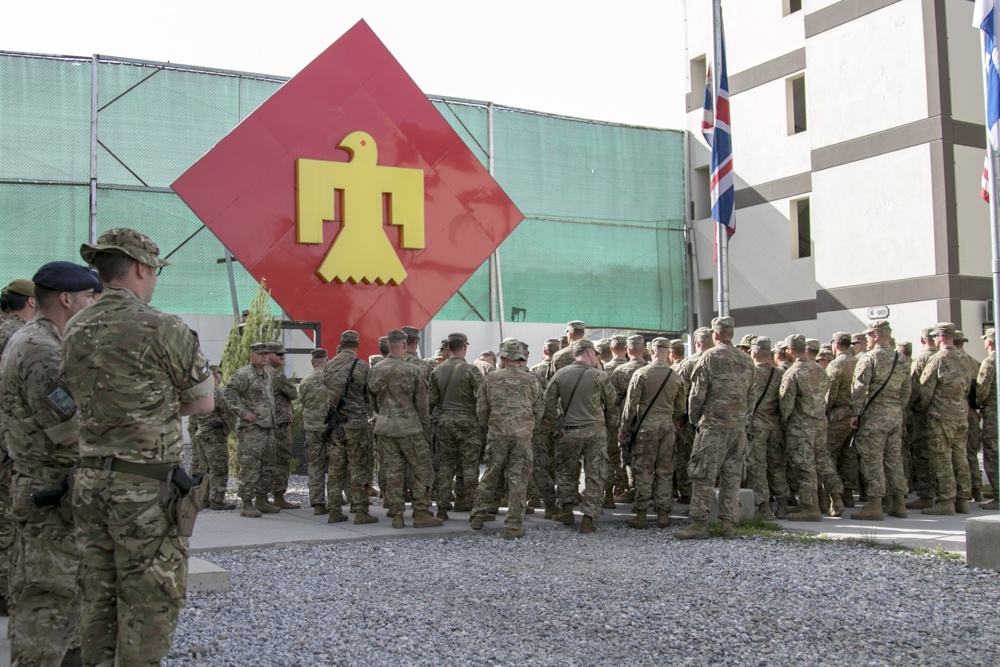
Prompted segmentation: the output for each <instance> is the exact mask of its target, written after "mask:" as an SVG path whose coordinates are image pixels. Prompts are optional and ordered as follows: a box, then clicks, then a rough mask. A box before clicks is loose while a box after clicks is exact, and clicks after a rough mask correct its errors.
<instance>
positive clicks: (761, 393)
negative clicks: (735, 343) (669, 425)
mask: <svg viewBox="0 0 1000 667" xmlns="http://www.w3.org/2000/svg"><path fill="white" fill-rule="evenodd" d="M750 357H751V358H752V359H753V360H754V364H755V366H756V367H755V369H754V371H755V374H754V381H753V389H752V391H753V400H754V410H753V411H752V412H751V417H750V429H749V433H748V437H747V439H748V441H749V444H748V447H749V449H750V453H749V456H748V460H747V467H748V468H749V473H748V474H747V478H748V479H749V482H750V487H751V488H752V489H753V491H754V499H755V502H756V504H757V515H758V516H760V517H762V518H764V519H773V518H775V517H777V518H779V519H787V518H788V481H787V479H786V478H785V441H784V438H783V437H782V433H781V412H780V411H779V410H778V390H779V388H780V386H781V378H782V376H783V375H784V374H785V371H783V370H781V369H780V368H776V367H775V366H774V365H773V364H772V363H771V357H772V355H771V339H770V338H767V337H765V336H760V337H758V338H756V339H755V340H754V341H753V344H752V345H751V346H750ZM772 494H773V495H774V497H775V499H776V502H777V508H776V510H775V512H774V513H773V514H772V512H771V495H772Z"/></svg>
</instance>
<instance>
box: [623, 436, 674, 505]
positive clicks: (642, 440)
mask: <svg viewBox="0 0 1000 667" xmlns="http://www.w3.org/2000/svg"><path fill="white" fill-rule="evenodd" d="M632 475H633V478H634V479H635V500H634V501H633V503H632V507H633V508H634V509H636V510H648V509H655V510H657V511H665V512H670V510H671V509H673V506H674V486H673V485H674V423H673V421H672V420H671V419H670V418H669V417H667V418H662V419H651V418H647V419H646V420H645V421H643V422H642V426H640V427H639V433H638V435H637V436H636V439H635V447H634V449H633V451H632ZM650 505H652V507H650Z"/></svg>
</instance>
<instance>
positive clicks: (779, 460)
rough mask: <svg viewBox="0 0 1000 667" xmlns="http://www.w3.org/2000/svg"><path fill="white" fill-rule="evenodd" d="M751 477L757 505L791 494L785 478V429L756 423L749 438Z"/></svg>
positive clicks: (749, 469)
mask: <svg viewBox="0 0 1000 667" xmlns="http://www.w3.org/2000/svg"><path fill="white" fill-rule="evenodd" d="M748 440H749V443H748V449H749V450H750V451H749V452H748V455H747V469H748V472H747V479H748V481H749V483H750V488H751V489H753V495H754V502H755V503H756V504H757V505H760V504H761V503H767V502H770V501H771V494H774V496H775V497H777V498H782V497H784V496H786V495H788V481H787V480H786V479H785V448H784V441H783V440H782V438H781V429H780V428H778V427H773V426H769V425H768V424H760V423H754V426H753V429H752V430H751V431H750V438H748Z"/></svg>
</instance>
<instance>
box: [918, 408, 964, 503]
mask: <svg viewBox="0 0 1000 667" xmlns="http://www.w3.org/2000/svg"><path fill="white" fill-rule="evenodd" d="M968 428H969V422H968V420H966V419H962V420H960V421H959V420H956V421H951V420H949V421H945V420H943V419H938V418H936V417H932V416H931V415H927V435H928V441H929V442H930V446H931V466H932V467H933V473H934V475H935V476H936V477H937V494H938V497H940V498H941V499H943V500H956V499H957V500H968V499H969V497H970V486H971V484H970V481H969V460H968V459H967V458H966V455H965V448H966V444H965V443H966V431H967V430H968Z"/></svg>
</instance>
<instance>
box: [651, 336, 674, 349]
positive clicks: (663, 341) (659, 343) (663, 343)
mask: <svg viewBox="0 0 1000 667" xmlns="http://www.w3.org/2000/svg"><path fill="white" fill-rule="evenodd" d="M652 345H653V347H656V348H659V349H661V350H669V349H670V339H669V338H654V339H653V343H652Z"/></svg>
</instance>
